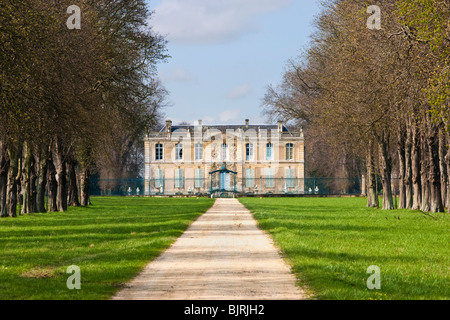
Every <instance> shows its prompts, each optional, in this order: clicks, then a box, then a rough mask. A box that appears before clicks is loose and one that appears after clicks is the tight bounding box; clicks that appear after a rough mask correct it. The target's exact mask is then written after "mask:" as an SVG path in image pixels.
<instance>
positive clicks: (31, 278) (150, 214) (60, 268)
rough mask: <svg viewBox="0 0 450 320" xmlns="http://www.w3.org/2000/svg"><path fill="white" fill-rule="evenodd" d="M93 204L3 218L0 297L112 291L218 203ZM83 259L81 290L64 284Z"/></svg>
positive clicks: (96, 296) (94, 296)
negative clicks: (64, 210)
mask: <svg viewBox="0 0 450 320" xmlns="http://www.w3.org/2000/svg"><path fill="white" fill-rule="evenodd" d="M93 203H94V205H93V206H92V207H89V208H70V209H69V211H68V212H66V213H45V214H32V215H24V216H20V217H18V218H15V219H11V218H6V219H1V220H0V299H1V300H8V299H14V300H20V299H24V300H32V299H39V300H54V299H57V300H69V299H90V300H101V299H108V298H110V297H111V296H112V295H113V294H114V293H115V292H116V291H117V290H119V289H120V288H122V286H123V284H124V283H125V282H127V281H129V280H131V279H132V278H133V277H134V276H136V275H137V274H138V273H139V272H140V271H141V270H142V269H143V267H144V266H145V265H146V264H147V263H148V262H150V261H151V260H152V259H154V258H156V257H157V256H158V255H160V253H161V252H162V251H164V250H165V249H166V248H168V247H169V246H170V245H171V244H172V243H173V242H174V241H175V240H176V239H177V238H178V237H179V236H180V235H181V234H182V233H183V232H184V231H185V230H186V228H187V227H188V226H189V225H190V224H191V223H192V222H193V221H194V220H195V219H196V218H198V217H199V216H200V215H201V214H202V213H204V212H205V211H207V210H208V209H209V208H210V207H211V206H212V204H213V200H211V199H204V198H200V199H195V198H193V199H163V198H113V197H111V198H93ZM71 265H76V266H79V267H80V270H81V290H69V289H68V288H67V286H66V281H67V279H68V278H69V277H70V276H71V274H67V273H66V271H67V268H68V267H69V266H71Z"/></svg>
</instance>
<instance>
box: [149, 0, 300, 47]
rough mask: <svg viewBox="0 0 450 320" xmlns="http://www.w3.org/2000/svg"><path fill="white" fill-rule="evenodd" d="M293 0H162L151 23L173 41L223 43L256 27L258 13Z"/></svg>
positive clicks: (279, 6) (276, 8)
mask: <svg viewBox="0 0 450 320" xmlns="http://www.w3.org/2000/svg"><path fill="white" fill-rule="evenodd" d="M291 2H292V0H163V2H162V3H161V4H160V5H159V6H158V7H156V8H155V14H154V16H153V18H152V21H151V22H150V24H151V25H152V26H153V29H154V30H155V31H156V32H158V33H160V34H162V35H167V36H168V39H169V40H171V41H173V42H179V43H184V44H203V43H222V42H227V41H230V40H234V39H237V38H239V37H240V36H241V35H242V34H245V33H248V32H252V31H255V30H257V26H256V21H255V20H254V18H255V17H257V16H258V15H261V14H264V13H269V12H273V11H276V10H278V9H281V8H283V7H285V6H287V5H288V4H290V3H291Z"/></svg>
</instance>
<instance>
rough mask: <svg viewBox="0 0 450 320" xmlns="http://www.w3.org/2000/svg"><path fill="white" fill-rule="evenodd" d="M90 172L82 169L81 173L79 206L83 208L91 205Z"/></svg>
mask: <svg viewBox="0 0 450 320" xmlns="http://www.w3.org/2000/svg"><path fill="white" fill-rule="evenodd" d="M90 189H91V171H90V170H89V169H87V168H84V169H83V171H82V173H81V205H82V206H83V207H86V206H89V205H91V196H90V194H91V190H90Z"/></svg>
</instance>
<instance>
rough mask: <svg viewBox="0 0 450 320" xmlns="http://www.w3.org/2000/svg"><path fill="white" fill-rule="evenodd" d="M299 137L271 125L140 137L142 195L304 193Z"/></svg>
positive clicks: (199, 127) (185, 128)
mask: <svg viewBox="0 0 450 320" xmlns="http://www.w3.org/2000/svg"><path fill="white" fill-rule="evenodd" d="M304 172H305V160H304V136H303V132H302V130H300V131H299V132H290V131H289V130H288V129H287V128H286V126H285V125H283V123H282V122H278V123H277V124H276V125H251V124H250V122H249V120H246V121H245V124H243V125H203V124H202V121H201V120H199V121H198V122H197V123H196V124H195V125H192V126H191V125H172V121H170V120H167V121H166V125H165V127H164V128H162V129H161V130H160V131H159V132H154V133H152V134H149V135H148V136H147V137H146V139H145V194H146V195H189V194H192V195H195V194H197V195H200V194H202V195H205V194H211V193H214V192H233V193H238V194H267V193H272V194H280V193H290V194H303V193H304V174H305V173H304Z"/></svg>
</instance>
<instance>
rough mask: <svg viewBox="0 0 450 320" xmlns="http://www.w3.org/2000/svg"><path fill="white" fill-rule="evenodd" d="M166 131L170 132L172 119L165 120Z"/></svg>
mask: <svg viewBox="0 0 450 320" xmlns="http://www.w3.org/2000/svg"><path fill="white" fill-rule="evenodd" d="M166 132H167V133H171V132H172V120H166Z"/></svg>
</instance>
